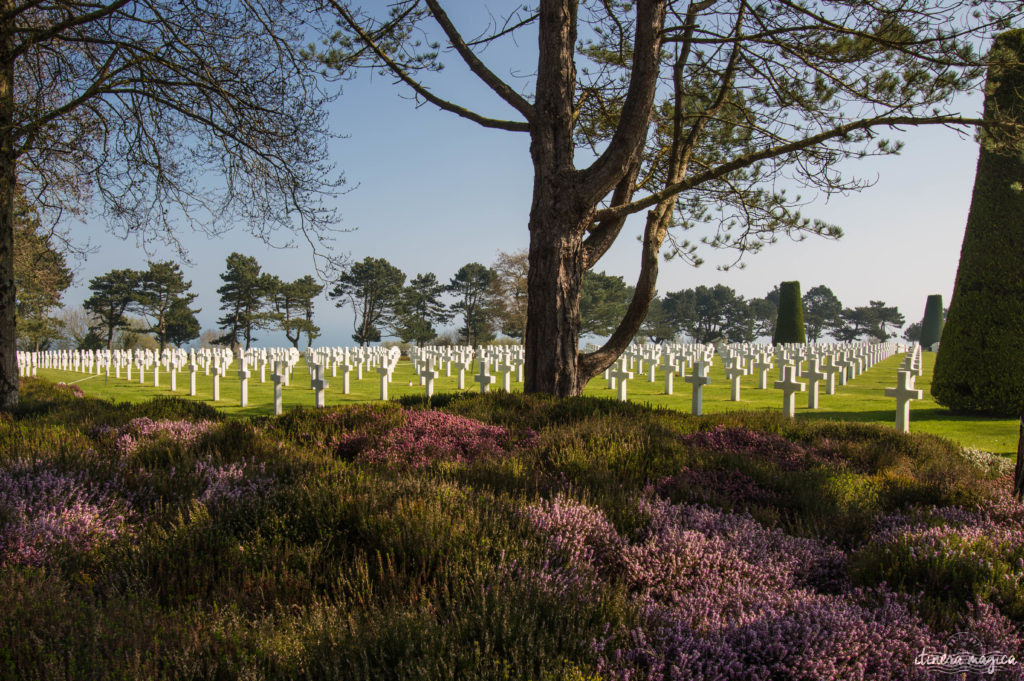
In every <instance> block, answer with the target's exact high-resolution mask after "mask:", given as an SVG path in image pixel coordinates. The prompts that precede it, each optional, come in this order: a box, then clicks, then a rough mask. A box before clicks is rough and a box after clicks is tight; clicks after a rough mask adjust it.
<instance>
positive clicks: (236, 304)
mask: <svg viewBox="0 0 1024 681" xmlns="http://www.w3.org/2000/svg"><path fill="white" fill-rule="evenodd" d="M220 278H221V280H222V281H223V282H224V285H223V286H221V287H220V288H218V289H217V293H219V294H220V310H221V311H222V312H224V316H223V317H221V318H220V319H218V320H217V324H219V325H220V328H221V329H224V330H225V333H224V335H222V336H221V337H220V338H218V339H217V343H218V344H220V345H229V346H231V347H232V348H237V347H239V346H241V345H242V341H244V342H245V347H246V348H248V347H249V346H250V345H252V343H253V341H255V340H257V338H256V337H255V336H254V335H253V334H254V332H255V331H256V330H257V329H263V328H267V327H268V326H269V325H270V324H271V323H272V321H273V316H272V315H271V314H270V307H269V305H270V297H271V294H272V292H273V291H274V289H275V288H276V287H277V286H278V285H279V284H280V282H279V281H278V280H276V278H275V277H273V275H269V274H266V273H264V272H263V269H262V268H261V267H260V264H259V262H257V261H256V258H254V257H252V256H251V255H242V254H241V253H232V254H231V255H229V256H228V257H227V260H226V261H225V269H224V272H222V273H221V275H220Z"/></svg>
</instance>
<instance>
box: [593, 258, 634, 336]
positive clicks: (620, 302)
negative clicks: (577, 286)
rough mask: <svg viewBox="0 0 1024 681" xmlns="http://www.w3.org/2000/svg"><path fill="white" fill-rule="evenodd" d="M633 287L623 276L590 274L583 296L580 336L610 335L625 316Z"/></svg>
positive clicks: (602, 273)
mask: <svg viewBox="0 0 1024 681" xmlns="http://www.w3.org/2000/svg"><path fill="white" fill-rule="evenodd" d="M632 297H633V287H631V286H629V285H628V284H626V282H625V280H624V279H623V278H622V277H618V276H614V275H610V274H605V273H604V272H593V271H589V272H587V273H586V274H585V275H583V290H582V293H581V295H580V333H584V334H593V335H595V336H607V335H608V334H610V333H611V332H612V331H614V330H615V327H616V326H618V323H619V320H620V319H622V315H623V314H625V312H626V308H627V307H629V301H630V299H631V298H632Z"/></svg>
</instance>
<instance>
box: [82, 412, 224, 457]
mask: <svg viewBox="0 0 1024 681" xmlns="http://www.w3.org/2000/svg"><path fill="white" fill-rule="evenodd" d="M216 425H217V423H216V422H214V421H187V420H180V421H176V420H171V419H161V420H158V421H154V420H153V419H151V418H149V417H147V416H140V417H139V418H134V419H132V420H131V421H129V422H128V423H126V424H124V425H123V426H98V427H96V428H95V429H94V431H93V434H94V435H95V436H99V437H104V438H110V439H111V440H112V441H113V446H114V450H115V451H117V452H118V453H119V454H132V453H134V452H135V451H137V450H138V449H139V447H141V446H142V445H143V444H145V443H146V442H151V441H154V440H156V439H158V438H168V439H170V440H174V441H176V442H179V443H181V445H182V446H189V445H192V444H193V443H195V442H196V440H198V439H199V438H200V437H201V436H203V435H205V434H206V433H208V432H210V430H212V429H213V428H214V427H215V426H216Z"/></svg>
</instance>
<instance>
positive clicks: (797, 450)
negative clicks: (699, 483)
mask: <svg viewBox="0 0 1024 681" xmlns="http://www.w3.org/2000/svg"><path fill="white" fill-rule="evenodd" d="M683 442H684V443H686V444H688V445H691V446H693V447H697V448H699V449H703V450H706V451H710V452H716V453H721V454H741V455H749V456H757V457H760V458H763V459H766V460H768V461H770V462H772V463H774V464H776V465H777V466H779V467H780V468H783V469H787V470H794V469H797V468H800V467H802V466H803V465H804V463H805V460H806V458H807V455H808V453H807V451H806V450H805V449H804V448H803V447H801V446H800V445H798V444H796V443H795V442H791V441H789V440H787V439H786V438H784V437H782V436H781V435H775V434H774V433H763V432H761V431H758V430H750V429H749V428H743V427H736V428H728V427H726V426H715V427H714V428H712V429H711V430H704V431H699V432H696V433H691V434H690V435H684V436H683Z"/></svg>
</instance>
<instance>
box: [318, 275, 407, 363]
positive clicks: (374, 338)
mask: <svg viewBox="0 0 1024 681" xmlns="http://www.w3.org/2000/svg"><path fill="white" fill-rule="evenodd" d="M404 283H405V273H403V272H402V270H400V269H398V268H397V267H395V266H394V265H392V264H391V263H389V262H388V261H387V260H386V259H385V258H373V257H366V258H363V259H362V260H360V261H359V262H356V263H352V264H351V265H350V266H349V267H348V268H346V269H345V271H343V272H342V273H341V276H340V277H338V281H337V283H336V284H335V285H334V288H332V289H331V290H330V291H329V292H328V294H327V295H328V297H330V298H334V299H335V300H337V302H336V303H335V305H337V306H338V307H344V306H345V305H351V306H352V312H353V314H354V315H355V319H354V321H353V324H352V325H353V327H354V328H355V333H353V334H352V339H353V340H354V341H356V342H357V343H359V344H360V345H366V344H367V343H376V342H378V341H380V339H381V333H382V328H385V327H390V326H391V325H392V324H393V323H394V320H395V306H396V305H397V304H398V299H399V297H400V296H401V294H402V285H403V284H404Z"/></svg>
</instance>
